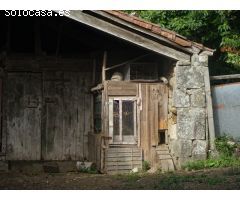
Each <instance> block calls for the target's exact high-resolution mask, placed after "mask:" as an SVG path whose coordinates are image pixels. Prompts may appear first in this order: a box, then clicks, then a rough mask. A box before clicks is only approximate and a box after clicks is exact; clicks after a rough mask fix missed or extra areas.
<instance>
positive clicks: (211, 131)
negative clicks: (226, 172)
mask: <svg viewBox="0 0 240 200" xmlns="http://www.w3.org/2000/svg"><path fill="white" fill-rule="evenodd" d="M204 82H205V93H206V102H207V116H208V129H209V145H210V150H212V151H215V144H214V141H215V129H214V121H213V108H212V97H211V87H210V80H209V70H208V67H205V70H204Z"/></svg>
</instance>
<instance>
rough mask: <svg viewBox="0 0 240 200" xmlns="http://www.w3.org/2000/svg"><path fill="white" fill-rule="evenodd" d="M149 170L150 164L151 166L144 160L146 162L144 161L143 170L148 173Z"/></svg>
mask: <svg viewBox="0 0 240 200" xmlns="http://www.w3.org/2000/svg"><path fill="white" fill-rule="evenodd" d="M149 169H150V164H149V162H148V161H146V160H144V161H143V165H142V170H143V171H144V172H146V171H147V170H149Z"/></svg>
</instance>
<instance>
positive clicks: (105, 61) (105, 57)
mask: <svg viewBox="0 0 240 200" xmlns="http://www.w3.org/2000/svg"><path fill="white" fill-rule="evenodd" d="M106 65H107V51H104V54H103V65H102V82H104V81H105V80H106V72H105V68H106Z"/></svg>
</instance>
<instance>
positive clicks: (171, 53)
mask: <svg viewBox="0 0 240 200" xmlns="http://www.w3.org/2000/svg"><path fill="white" fill-rule="evenodd" d="M66 17H68V18H71V19H73V20H75V21H78V22H80V23H83V24H85V25H88V26H90V27H92V28H95V29H98V30H100V31H103V32H105V33H108V34H110V35H113V36H115V37H118V38H120V39H123V40H125V41H128V42H130V43H133V44H136V45H138V46H140V47H143V48H145V49H148V50H150V51H154V52H156V53H158V54H161V55H164V56H167V57H169V58H172V59H174V60H189V59H190V54H187V53H183V52H181V51H177V50H175V49H173V48H170V47H167V46H165V45H163V44H161V43H159V42H156V41H154V40H151V39H149V38H146V37H144V36H142V35H139V34H136V33H134V32H132V31H129V30H126V29H124V28H122V27H119V26H117V25H114V24H111V23H109V22H107V21H104V20H102V19H98V18H97V17H94V16H91V15H89V14H86V13H83V12H82V11H78V10H71V15H70V16H66Z"/></svg>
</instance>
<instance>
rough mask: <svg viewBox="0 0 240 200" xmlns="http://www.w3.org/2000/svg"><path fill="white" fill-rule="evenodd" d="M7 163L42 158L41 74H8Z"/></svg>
mask: <svg viewBox="0 0 240 200" xmlns="http://www.w3.org/2000/svg"><path fill="white" fill-rule="evenodd" d="M6 93H7V97H6V98H7V99H6V107H5V109H6V110H5V112H6V132H7V160H40V158H41V102H42V100H41V97H42V95H41V74H40V73H22V72H21V73H8V76H7V81H6Z"/></svg>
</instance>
